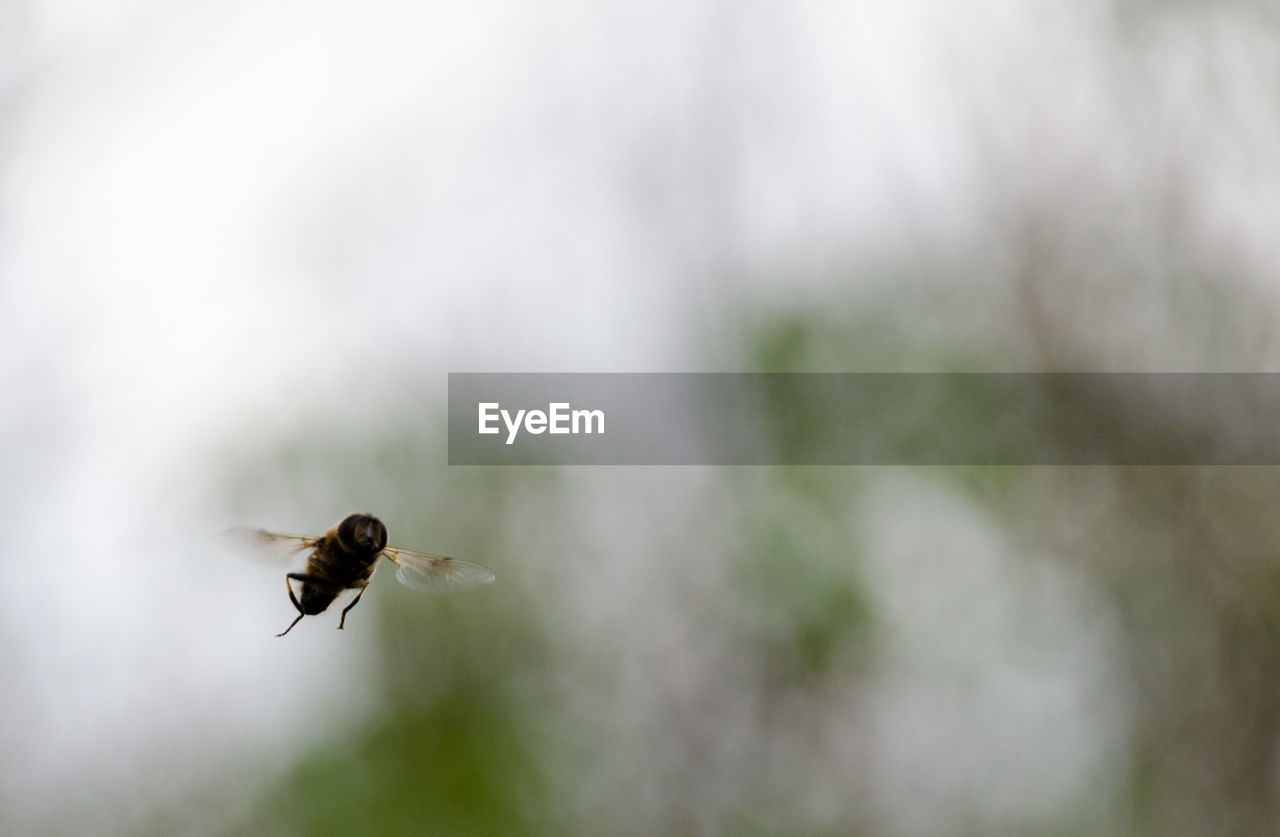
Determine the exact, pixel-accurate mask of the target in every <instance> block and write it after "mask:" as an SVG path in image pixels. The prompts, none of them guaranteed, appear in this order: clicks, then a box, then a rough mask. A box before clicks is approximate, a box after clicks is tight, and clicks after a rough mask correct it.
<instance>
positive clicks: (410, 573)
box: [382, 547, 493, 593]
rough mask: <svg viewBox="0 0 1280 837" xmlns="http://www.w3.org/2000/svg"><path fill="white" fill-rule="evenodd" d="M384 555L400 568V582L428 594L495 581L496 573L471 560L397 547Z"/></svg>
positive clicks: (397, 574)
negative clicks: (425, 553)
mask: <svg viewBox="0 0 1280 837" xmlns="http://www.w3.org/2000/svg"><path fill="white" fill-rule="evenodd" d="M382 554H383V555H385V556H387V557H388V558H389V559H391V562H392V563H393V564H395V565H396V581H399V582H400V583H401V584H403V585H404V586H405V587H411V588H413V589H414V590H422V591H423V592H426V593H448V592H451V591H453V590H466V589H468V588H471V587H479V586H481V585H483V584H489V583H490V582H492V581H493V570H491V569H489V568H488V567H486V566H483V565H481V564H474V563H472V562H470V561H459V560H458V559H457V558H446V557H445V556H443V555H424V554H422V553H421V552H410V551H409V550H407V549H396V548H394V547H387V548H386V549H384V550H382Z"/></svg>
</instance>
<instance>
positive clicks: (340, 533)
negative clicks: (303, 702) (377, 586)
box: [227, 513, 493, 636]
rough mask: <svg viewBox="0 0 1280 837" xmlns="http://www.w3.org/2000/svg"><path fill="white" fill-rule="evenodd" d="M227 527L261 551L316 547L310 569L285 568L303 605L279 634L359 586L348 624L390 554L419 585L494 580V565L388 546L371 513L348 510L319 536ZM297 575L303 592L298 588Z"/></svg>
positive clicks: (460, 585)
mask: <svg viewBox="0 0 1280 837" xmlns="http://www.w3.org/2000/svg"><path fill="white" fill-rule="evenodd" d="M227 533H228V534H229V535H231V536H232V537H233V538H234V539H235V540H237V541H239V542H240V543H241V544H244V545H247V546H249V547H250V548H251V549H252V551H253V552H254V553H256V554H257V555H258V556H268V557H275V558H282V559H286V560H287V559H288V558H290V557H292V556H294V555H297V554H298V553H299V552H302V551H303V550H305V549H309V550H311V554H310V555H309V556H307V566H306V572H300V573H286V574H285V577H284V583H285V587H286V588H288V590H289V601H291V602H293V606H294V607H295V608H297V609H298V618H297V619H294V620H293V621H292V622H290V623H289V627H287V628H285V629H284V630H283V631H281V632H280V633H278V634H276V636H284V635H285V634H287V633H289V631H291V630H293V626H294V625H296V624H298V622H299V621H301V619H302V617H304V616H315V615H316V614H319V613H324V612H325V610H327V609H328V607H329V605H331V604H333V602H334V601H335V600H336V599H337V598H338V596H340V595H341V594H342V593H344V592H345V591H347V590H355V591H356V597H355V598H354V599H352V600H351V604H349V605H347V606H346V607H344V608H343V609H342V615H341V616H340V617H339V618H338V630H342V626H343V624H344V623H345V622H346V621H347V613H348V612H349V611H350V610H351V608H353V607H355V606H356V605H357V604H358V603H359V602H360V597H361V596H363V595H364V588H366V587H368V586H369V579H370V578H372V577H373V571H374V569H375V568H376V566H377V563H378V559H379V558H381V557H384V556H385V557H386V558H387V559H388V560H390V561H391V563H393V564H395V565H396V580H397V581H399V582H400V583H401V584H403V585H404V586H406V587H410V588H412V589H414V590H422V591H425V592H429V593H446V592H449V591H452V590H466V589H468V588H470V587H479V586H480V585H482V584H488V583H490V582H491V581H493V571H492V570H490V569H489V568H488V567H485V566H481V565H480V564H473V563H471V562H470V561H459V560H458V559H456V558H446V557H444V556H442V555H425V554H423V553H421V552H410V551H409V550H407V549H397V548H396V547H392V546H387V527H386V526H384V525H382V521H381V520H379V519H378V518H376V517H374V516H373V515H371V514H359V513H358V514H351V515H347V516H346V517H345V518H343V519H342V521H341V522H339V523H338V524H336V525H335V526H333V528H331V529H330V530H329V531H327V532H325V533H324V534H323V535H317V536H313V535H280V534H277V533H275V532H268V531H266V530H265V529H229V530H227ZM295 581H296V582H297V583H298V593H297V594H295V593H294V590H293V588H294V585H293V582H295Z"/></svg>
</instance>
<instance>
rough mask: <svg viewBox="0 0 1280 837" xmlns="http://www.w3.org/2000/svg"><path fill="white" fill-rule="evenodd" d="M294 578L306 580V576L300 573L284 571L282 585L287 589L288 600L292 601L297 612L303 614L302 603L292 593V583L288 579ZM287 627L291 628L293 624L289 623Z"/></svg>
mask: <svg viewBox="0 0 1280 837" xmlns="http://www.w3.org/2000/svg"><path fill="white" fill-rule="evenodd" d="M294 578H296V579H297V580H298V581H306V580H307V577H306V576H305V575H303V574H302V573H286V574H285V577H284V586H285V588H286V589H288V591H289V601H291V602H293V606H294V607H296V608H297V609H298V612H299V613H302V614H304V615H305V613H306V611H304V610H303V609H302V603H301V602H299V601H298V597H297V596H295V595H293V585H292V584H290V583H289V579H294ZM289 627H290V628H292V627H293V625H290V626H289ZM285 633H288V631H286V632H285Z"/></svg>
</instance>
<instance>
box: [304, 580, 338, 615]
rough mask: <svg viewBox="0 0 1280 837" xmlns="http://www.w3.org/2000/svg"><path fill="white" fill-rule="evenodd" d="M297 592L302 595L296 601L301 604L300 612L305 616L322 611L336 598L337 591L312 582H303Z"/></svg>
mask: <svg viewBox="0 0 1280 837" xmlns="http://www.w3.org/2000/svg"><path fill="white" fill-rule="evenodd" d="M299 592H301V593H302V595H301V596H299V597H298V603H299V604H301V605H302V612H303V613H305V614H306V615H307V616H315V615H316V614H317V613H324V611H325V608H327V607H328V606H329V605H331V604H333V600H334V599H336V598H338V593H339V591H338V590H334V589H332V588H329V587H322V586H320V585H319V584H315V583H312V582H305V583H304V584H303V585H302V590H301V591H299Z"/></svg>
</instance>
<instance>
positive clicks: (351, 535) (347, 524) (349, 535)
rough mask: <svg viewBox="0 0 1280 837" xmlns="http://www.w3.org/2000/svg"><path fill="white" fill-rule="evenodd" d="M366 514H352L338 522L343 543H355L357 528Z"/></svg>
mask: <svg viewBox="0 0 1280 837" xmlns="http://www.w3.org/2000/svg"><path fill="white" fill-rule="evenodd" d="M363 517H364V515H359V514H351V515H347V517H346V519H345V520H343V521H342V522H341V523H339V524H338V540H339V541H341V542H342V543H348V544H349V543H355V539H356V530H357V527H358V526H359V525H360V521H361V519H363Z"/></svg>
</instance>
